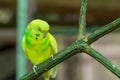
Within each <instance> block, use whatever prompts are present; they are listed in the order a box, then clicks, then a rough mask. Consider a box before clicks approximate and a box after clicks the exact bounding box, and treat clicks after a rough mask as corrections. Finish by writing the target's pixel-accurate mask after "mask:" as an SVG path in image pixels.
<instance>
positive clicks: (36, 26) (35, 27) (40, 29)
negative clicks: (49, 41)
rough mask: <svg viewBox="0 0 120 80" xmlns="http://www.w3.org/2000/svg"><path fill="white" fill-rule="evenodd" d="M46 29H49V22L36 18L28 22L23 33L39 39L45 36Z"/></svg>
mask: <svg viewBox="0 0 120 80" xmlns="http://www.w3.org/2000/svg"><path fill="white" fill-rule="evenodd" d="M48 31H49V24H48V23H47V22H46V21H43V20H40V19H36V20H32V21H31V22H30V23H29V24H28V26H27V28H26V31H25V33H26V34H27V35H28V36H29V38H32V39H33V40H36V41H39V40H42V39H44V38H45V37H46V36H47V34H48Z"/></svg>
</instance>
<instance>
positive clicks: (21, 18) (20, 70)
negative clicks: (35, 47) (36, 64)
mask: <svg viewBox="0 0 120 80" xmlns="http://www.w3.org/2000/svg"><path fill="white" fill-rule="evenodd" d="M26 23H27V0H17V41H16V42H17V43H16V44H17V46H16V49H17V54H16V80H19V79H20V77H21V76H22V75H24V74H25V73H26V60H25V58H24V55H23V51H22V45H21V41H22V36H23V33H24V28H25V26H26Z"/></svg>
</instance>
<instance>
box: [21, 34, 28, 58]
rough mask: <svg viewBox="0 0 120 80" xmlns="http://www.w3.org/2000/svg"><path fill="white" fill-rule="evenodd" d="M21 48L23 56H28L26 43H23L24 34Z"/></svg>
mask: <svg viewBox="0 0 120 80" xmlns="http://www.w3.org/2000/svg"><path fill="white" fill-rule="evenodd" d="M22 48H23V51H24V54H25V57H26V58H27V57H28V56H27V49H26V43H25V36H24V37H23V39H22Z"/></svg>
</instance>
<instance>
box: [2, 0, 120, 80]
mask: <svg viewBox="0 0 120 80" xmlns="http://www.w3.org/2000/svg"><path fill="white" fill-rule="evenodd" d="M79 8H80V0H0V80H16V79H17V78H16V76H17V77H19V75H20V74H21V75H23V74H24V73H26V72H28V71H29V70H31V69H32V65H31V63H30V62H29V61H27V62H26V61H24V60H25V59H24V57H22V56H23V53H22V49H21V38H22V36H23V33H24V28H25V26H26V25H27V24H28V23H29V22H30V21H31V20H32V19H36V18H37V19H43V20H45V21H47V22H48V23H49V24H50V26H51V27H50V32H51V33H52V34H53V35H54V36H55V38H56V40H57V42H58V48H59V51H60V50H62V49H64V48H65V47H67V46H69V45H70V44H71V43H72V42H74V41H75V40H76V39H77V33H78V18H79ZM118 17H120V0H88V10H87V34H88V35H89V34H90V33H92V32H93V31H95V30H96V29H98V28H99V27H101V26H103V25H105V24H107V23H109V22H111V21H113V20H115V19H116V18H118ZM118 26H120V25H118ZM16 38H17V39H16ZM16 45H17V46H16ZM92 47H94V48H95V49H96V50H97V51H99V52H100V53H102V54H103V55H104V56H106V57H107V58H108V59H109V60H111V61H112V63H114V64H115V65H116V66H117V67H118V68H119V69H120V63H119V62H120V32H119V30H118V31H114V32H112V33H110V34H108V35H106V36H104V37H102V38H101V39H99V40H98V41H96V42H95V43H93V44H92ZM26 64H27V65H26ZM25 66H26V67H25ZM24 70H25V71H24ZM20 71H21V72H23V73H20ZM57 80H118V78H117V77H116V76H115V75H114V74H112V73H111V72H110V71H108V70H107V69H106V68H105V67H103V66H102V65H101V64H100V63H98V62H97V61H95V60H94V59H93V58H91V57H89V56H88V55H86V54H77V55H75V56H73V57H71V58H70V59H67V60H66V61H64V62H62V63H61V64H59V65H58V75H57Z"/></svg>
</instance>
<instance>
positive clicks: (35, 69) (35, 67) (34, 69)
mask: <svg viewBox="0 0 120 80" xmlns="http://www.w3.org/2000/svg"><path fill="white" fill-rule="evenodd" d="M33 71H34V73H35V74H36V75H38V73H37V66H36V65H34V66H33Z"/></svg>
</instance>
